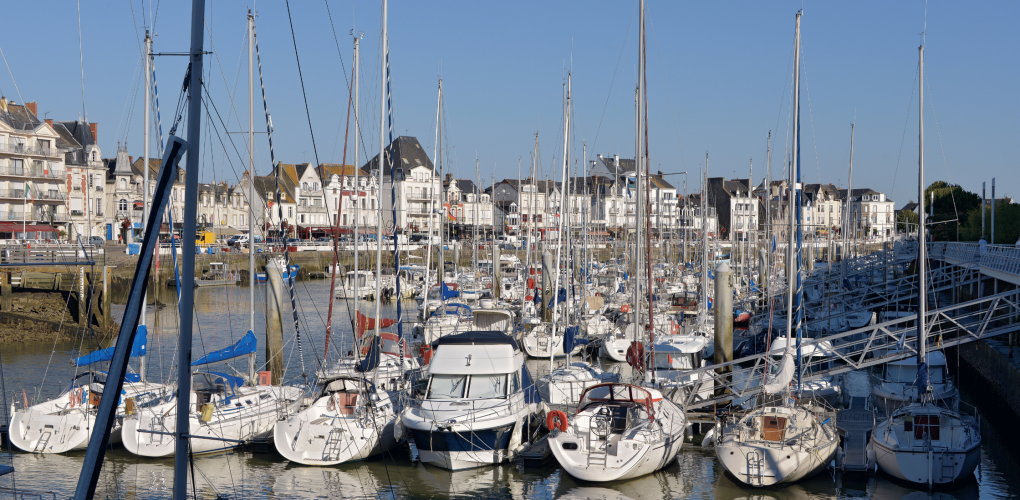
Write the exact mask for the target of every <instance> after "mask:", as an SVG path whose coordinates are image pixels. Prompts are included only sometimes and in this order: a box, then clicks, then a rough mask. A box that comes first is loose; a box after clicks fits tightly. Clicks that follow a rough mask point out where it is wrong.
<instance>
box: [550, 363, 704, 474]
mask: <svg viewBox="0 0 1020 500" xmlns="http://www.w3.org/2000/svg"><path fill="white" fill-rule="evenodd" d="M548 420H549V421H550V422H551V425H550V427H551V428H554V430H553V431H552V432H551V433H550V434H549V448H551V449H552V453H553V456H554V457H556V461H557V462H559V464H560V466H561V467H563V470H564V471H566V472H567V473H568V474H570V475H571V476H574V477H576V478H577V479H581V480H584V481H595V482H605V481H618V480H623V479H630V478H633V477H638V476H643V475H645V474H649V473H652V472H655V471H657V470H659V469H661V468H663V467H665V466H666V465H669V463H670V462H672V461H673V460H674V459H676V455H677V453H679V452H680V448H681V446H683V438H684V429H685V428H686V427H687V416H686V415H685V414H684V411H683V410H682V409H681V408H680V407H679V406H677V405H676V403H673V402H672V401H670V400H668V399H665V398H663V397H662V394H661V393H660V392H659V391H658V390H656V389H652V388H648V387H640V386H637V385H631V384H619V383H608V384H599V385H595V386H592V387H589V388H588V389H587V390H585V392H584V393H583V394H582V396H581V401H580V403H579V404H578V406H577V413H576V414H574V416H573V417H570V418H569V421H568V418H567V416H566V414H564V413H563V412H561V411H553V412H550V413H549V417H548Z"/></svg>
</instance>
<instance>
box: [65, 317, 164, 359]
mask: <svg viewBox="0 0 1020 500" xmlns="http://www.w3.org/2000/svg"><path fill="white" fill-rule="evenodd" d="M148 333H149V330H148V329H147V328H145V325H138V330H137V331H136V332H135V342H134V343H133V344H131V357H132V358H137V357H138V356H145V344H146V337H148ZM113 349H114V347H113V346H111V347H107V348H106V349H100V350H98V351H93V352H91V353H89V354H86V355H84V356H79V357H77V358H74V359H73V360H71V364H72V365H74V366H88V365H91V364H92V363H98V362H100V361H109V360H111V359H113Z"/></svg>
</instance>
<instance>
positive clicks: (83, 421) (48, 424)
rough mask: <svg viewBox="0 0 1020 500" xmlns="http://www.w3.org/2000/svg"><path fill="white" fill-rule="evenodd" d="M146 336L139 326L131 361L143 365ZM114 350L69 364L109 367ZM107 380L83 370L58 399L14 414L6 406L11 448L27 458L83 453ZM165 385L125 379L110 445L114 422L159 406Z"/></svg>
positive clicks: (115, 438)
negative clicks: (106, 364) (146, 407)
mask: <svg viewBox="0 0 1020 500" xmlns="http://www.w3.org/2000/svg"><path fill="white" fill-rule="evenodd" d="M146 337H147V330H146V328H145V325H139V327H138V333H136V334H135V341H134V344H133V346H132V348H131V357H133V358H138V359H139V363H144V357H145V354H146ZM113 349H114V348H113V347H107V348H105V349H100V350H98V351H95V352H92V353H90V354H87V355H84V356H80V357H77V358H75V359H73V360H71V363H72V364H74V366H78V367H87V366H91V365H93V364H96V363H101V362H105V361H110V359H111V358H112V357H113ZM107 377H108V374H107V373H105V372H102V371H98V370H92V369H90V370H88V371H85V372H83V373H80V374H78V375H77V376H75V377H74V379H72V380H71V384H70V386H69V387H68V389H67V390H65V391H64V392H63V393H62V394H61V395H60V396H57V397H56V398H54V399H51V400H49V401H45V402H42V403H39V404H36V405H32V406H27V402H25V403H26V404H25V406H24V407H22V408H17V407H16V406H17V405H15V404H11V423H10V427H9V429H10V440H11V444H13V445H14V446H16V447H17V448H18V449H20V450H22V451H27V452H30V453H64V452H68V451H74V450H83V449H85V448H87V447H88V444H89V438H90V436H91V435H92V430H93V428H94V426H95V420H96V411H97V408H96V407H97V406H98V405H99V400H100V398H102V395H103V393H104V392H105V390H106V385H107V384H106V381H107ZM167 389H168V388H167V386H166V385H164V384H154V383H151V382H148V381H146V380H144V379H142V377H141V375H140V374H137V373H130V374H127V375H126V376H125V377H124V386H123V389H122V391H123V392H122V394H121V398H120V401H119V402H118V404H117V416H118V417H119V418H118V419H117V420H118V423H116V424H115V425H114V427H113V429H112V430H111V434H110V442H113V443H117V442H120V439H121V426H120V424H119V422H120V421H121V420H122V419H123V418H124V417H125V416H126V415H129V414H131V413H133V412H134V411H135V409H136V408H138V406H139V405H144V404H150V403H152V402H158V401H159V400H160V399H162V398H164V397H168V396H169V395H170V394H169V391H168V390H167Z"/></svg>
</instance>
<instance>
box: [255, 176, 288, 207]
mask: <svg viewBox="0 0 1020 500" xmlns="http://www.w3.org/2000/svg"><path fill="white" fill-rule="evenodd" d="M284 181H285V176H280V196H281V197H282V198H283V200H282V203H294V191H293V190H289V191H288V189H287V183H286V182H284ZM255 192H256V194H258V196H259V197H260V198H262V199H263V200H265V198H266V193H276V178H275V177H273V176H272V175H256V176H255Z"/></svg>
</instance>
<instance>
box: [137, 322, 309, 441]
mask: <svg viewBox="0 0 1020 500" xmlns="http://www.w3.org/2000/svg"><path fill="white" fill-rule="evenodd" d="M257 344H258V341H257V340H256V338H255V334H254V333H252V332H251V331H249V332H248V333H246V334H245V335H244V337H242V338H241V339H240V340H238V341H237V342H236V343H235V344H234V345H232V346H230V347H227V348H224V349H221V350H219V351H215V352H211V353H209V354H208V355H206V356H203V357H202V358H199V359H198V360H196V361H195V362H194V363H192V364H191V365H192V366H202V365H206V364H211V363H220V362H224V361H229V360H231V359H234V358H237V357H241V356H247V357H248V359H249V363H254V357H255V348H256V346H257ZM260 382H262V383H261V384H259V385H251V384H248V383H247V382H246V381H245V379H244V378H243V377H239V376H236V375H230V374H227V373H225V372H220V371H211V370H210V371H195V372H194V373H193V377H192V385H193V389H192V391H191V395H190V398H189V399H190V402H189V404H188V418H189V419H190V420H191V425H190V433H191V435H192V437H193V438H196V437H197V438H199V439H196V440H194V441H193V442H192V443H191V450H192V452H193V453H209V452H215V451H221V450H227V449H231V448H235V447H237V446H239V445H241V444H243V443H247V442H251V441H253V440H256V439H260V438H266V437H268V436H269V431H271V430H272V426H273V424H275V423H276V420H277V419H278V417H279V415H280V414H286V413H289V412H293V411H295V410H296V405H297V404H298V402H299V401H300V399H301V397H302V396H303V391H302V390H301V389H300V388H298V387H290V386H274V385H269V383H268V380H265V379H263V380H261V381H260ZM169 399H170V400H169V401H166V402H163V403H162V404H157V405H153V406H147V407H140V408H138V410H137V411H136V413H135V415H134V416H133V417H132V418H128V419H126V420H125V421H124V431H123V441H124V448H125V449H127V450H128V451H129V452H131V453H134V454H135V455H140V456H147V457H165V456H171V455H173V454H174V441H175V440H174V438H173V431H174V429H175V427H176V422H175V417H176V414H177V411H178V407H179V405H178V400H177V398H169ZM203 438H204V439H203Z"/></svg>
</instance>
